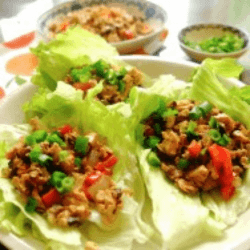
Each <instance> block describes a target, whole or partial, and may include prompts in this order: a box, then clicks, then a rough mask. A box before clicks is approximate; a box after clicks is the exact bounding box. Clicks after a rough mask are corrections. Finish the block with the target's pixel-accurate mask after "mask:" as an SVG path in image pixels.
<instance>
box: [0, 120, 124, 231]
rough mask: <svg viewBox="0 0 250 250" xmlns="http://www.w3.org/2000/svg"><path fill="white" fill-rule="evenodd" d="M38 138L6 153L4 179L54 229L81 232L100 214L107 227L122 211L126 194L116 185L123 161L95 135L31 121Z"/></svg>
mask: <svg viewBox="0 0 250 250" xmlns="http://www.w3.org/2000/svg"><path fill="white" fill-rule="evenodd" d="M32 123H33V125H34V126H33V127H34V130H33V132H32V133H31V134H30V135H28V136H26V137H25V138H24V137H23V138H21V139H20V140H19V142H18V143H17V144H16V145H15V146H14V147H13V148H12V149H11V150H10V151H8V152H7V154H6V157H7V159H9V167H8V168H6V169H4V171H3V174H4V176H5V177H6V178H9V179H11V181H12V183H13V185H14V186H15V188H16V189H17V190H18V192H19V193H20V194H21V196H22V198H23V200H24V202H25V203H26V205H25V209H26V211H27V212H34V211H36V212H38V213H41V214H44V215H45V216H46V217H47V219H48V221H49V222H50V223H51V224H53V225H58V226H61V227H68V226H73V225H74V226H79V225H81V224H82V223H84V221H85V220H87V219H88V218H89V217H90V216H91V211H92V210H96V211H98V212H99V214H100V215H101V217H102V220H103V222H104V223H106V224H110V223H112V222H113V221H114V220H115V218H116V215H117V214H118V212H119V210H120V209H122V207H123V202H122V196H123V194H124V191H123V190H121V189H120V188H118V187H117V186H116V184H115V183H114V181H113V180H112V168H113V167H114V165H115V164H116V163H117V161H118V158H117V157H116V156H115V155H114V153H113V152H112V150H111V149H110V148H108V147H107V146H106V145H105V140H102V139H100V137H99V136H98V135H97V134H96V133H95V132H89V133H86V134H84V135H82V134H80V133H79V131H77V129H75V128H72V127H71V126H70V125H65V126H63V127H60V128H58V129H56V130H53V131H51V132H48V131H46V130H43V129H39V127H38V126H37V124H38V123H37V120H35V119H34V120H32Z"/></svg>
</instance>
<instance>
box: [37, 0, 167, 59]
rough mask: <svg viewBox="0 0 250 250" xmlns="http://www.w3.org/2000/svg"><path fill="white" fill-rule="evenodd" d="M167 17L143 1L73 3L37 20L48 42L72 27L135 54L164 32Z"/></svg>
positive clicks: (156, 7)
mask: <svg viewBox="0 0 250 250" xmlns="http://www.w3.org/2000/svg"><path fill="white" fill-rule="evenodd" d="M166 21H167V14H166V11H165V10H164V9H162V8H161V7H160V6H158V5H156V4H154V3H152V2H149V1H145V2H140V1H121V0H117V1H109V0H105V1H93V0H89V1H81V0H80V1H73V2H72V1H70V2H66V3H63V4H60V5H57V6H55V7H53V8H52V9H51V10H49V11H47V12H46V13H44V14H43V15H42V16H41V17H40V18H39V19H38V33H39V35H40V36H41V37H42V39H44V40H45V41H49V40H51V39H53V38H55V37H56V36H57V35H58V34H59V33H64V32H65V31H66V30H67V29H69V28H70V27H73V26H80V27H82V28H83V29H86V30H88V31H90V32H93V33H95V34H98V35H100V36H102V37H103V38H104V39H105V40H106V41H107V42H109V43H111V44H112V45H114V46H115V47H116V48H117V50H118V51H119V53H122V54H127V53H132V52H134V51H136V50H137V49H139V48H141V47H142V46H143V45H144V44H146V43H148V42H150V41H152V40H153V39H154V38H156V37H157V36H158V35H159V34H160V33H161V32H162V31H163V30H164V29H165V27H164V25H165V23H166Z"/></svg>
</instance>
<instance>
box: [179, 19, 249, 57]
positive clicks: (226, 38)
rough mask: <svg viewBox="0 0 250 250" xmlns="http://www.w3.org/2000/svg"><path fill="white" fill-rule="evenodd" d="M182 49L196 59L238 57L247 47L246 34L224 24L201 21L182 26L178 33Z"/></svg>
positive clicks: (247, 39)
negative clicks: (200, 22)
mask: <svg viewBox="0 0 250 250" xmlns="http://www.w3.org/2000/svg"><path fill="white" fill-rule="evenodd" d="M178 39H179V43H180V47H181V48H182V50H183V51H184V52H185V53H186V54H187V55H188V56H190V57H191V58H192V59H194V60H196V61H202V60H204V59H205V58H214V59H221V58H225V57H233V58H239V57H241V56H242V55H243V54H244V53H245V52H246V51H247V50H248V47H249V38H248V34H247V33H246V32H245V31H243V30H241V29H239V28H236V27H232V26H229V25H224V24H213V23H212V24H210V23H202V24H195V25H190V26H187V27H185V28H183V29H182V30H181V31H180V33H179V35H178Z"/></svg>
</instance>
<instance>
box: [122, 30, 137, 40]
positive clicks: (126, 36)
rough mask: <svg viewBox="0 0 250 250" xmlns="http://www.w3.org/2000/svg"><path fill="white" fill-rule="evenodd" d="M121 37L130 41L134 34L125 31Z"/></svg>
mask: <svg viewBox="0 0 250 250" xmlns="http://www.w3.org/2000/svg"><path fill="white" fill-rule="evenodd" d="M122 35H123V37H124V38H126V39H128V40H130V39H133V38H134V33H133V32H132V31H131V30H125V31H124V32H123V33H122Z"/></svg>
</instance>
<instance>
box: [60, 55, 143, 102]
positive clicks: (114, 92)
mask: <svg viewBox="0 0 250 250" xmlns="http://www.w3.org/2000/svg"><path fill="white" fill-rule="evenodd" d="M100 81H102V82H103V90H102V91H101V92H100V93H99V94H98V95H97V97H96V98H97V99H98V100H100V101H101V102H103V103H104V104H105V105H108V104H114V103H118V102H122V101H124V100H125V99H126V98H127V97H128V96H129V92H130V90H131V88H132V87H134V86H141V85H142V83H143V75H142V73H141V72H140V71H139V70H137V69H136V68H132V69H130V70H126V69H125V68H124V67H118V66H112V65H110V64H108V63H107V62H105V61H104V60H99V61H97V62H95V63H94V64H92V65H85V66H82V67H79V68H73V69H71V70H70V72H69V73H68V74H67V76H66V78H65V82H66V83H68V84H70V85H72V86H73V87H74V88H76V89H81V90H83V97H85V96H86V93H87V91H88V90H89V89H91V88H93V87H95V86H96V84H97V83H99V82H100Z"/></svg>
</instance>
